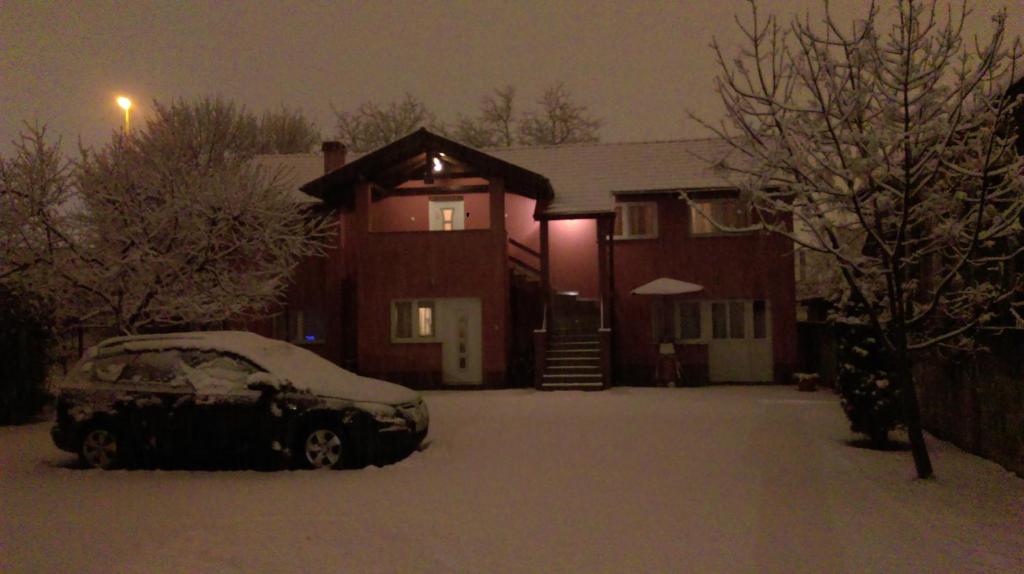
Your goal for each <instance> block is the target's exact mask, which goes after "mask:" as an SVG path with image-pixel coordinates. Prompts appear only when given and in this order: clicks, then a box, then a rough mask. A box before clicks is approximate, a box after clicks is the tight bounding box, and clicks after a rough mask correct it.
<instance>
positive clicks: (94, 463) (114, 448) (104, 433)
mask: <svg viewBox="0 0 1024 574" xmlns="http://www.w3.org/2000/svg"><path fill="white" fill-rule="evenodd" d="M78 453H79V456H80V457H81V459H82V462H84V463H85V464H86V465H87V466H88V467H89V468H101V469H104V470H109V469H111V468H114V467H116V466H117V465H118V464H120V462H121V458H122V455H121V446H120V444H119V442H118V439H117V433H115V432H114V431H113V430H111V429H110V428H108V427H102V426H98V427H93V428H91V429H89V431H88V432H86V433H85V436H84V437H83V438H82V447H81V448H80V449H79V451H78Z"/></svg>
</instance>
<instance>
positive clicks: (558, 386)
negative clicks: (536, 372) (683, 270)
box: [540, 331, 605, 390]
mask: <svg viewBox="0 0 1024 574" xmlns="http://www.w3.org/2000/svg"><path fill="white" fill-rule="evenodd" d="M544 365H545V366H544V374H543V375H541V385H540V387H541V389H543V390H600V389H603V388H604V386H605V384H604V379H603V377H602V376H601V343H600V341H599V340H598V337H597V332H596V331H595V332H593V333H591V334H573V333H568V334H558V333H551V334H550V335H549V339H548V345H547V351H546V353H545V357H544Z"/></svg>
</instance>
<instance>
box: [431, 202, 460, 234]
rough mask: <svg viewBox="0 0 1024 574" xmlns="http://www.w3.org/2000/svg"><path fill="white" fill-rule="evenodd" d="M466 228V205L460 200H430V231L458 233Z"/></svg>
mask: <svg viewBox="0 0 1024 574" xmlns="http://www.w3.org/2000/svg"><path fill="white" fill-rule="evenodd" d="M465 228H466V203H465V202H464V201H463V200H461V199H431V200H430V230H431V231H459V230H460V229H465Z"/></svg>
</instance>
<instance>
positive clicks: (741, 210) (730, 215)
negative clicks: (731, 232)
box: [690, 198, 750, 235]
mask: <svg viewBox="0 0 1024 574" xmlns="http://www.w3.org/2000/svg"><path fill="white" fill-rule="evenodd" d="M709 218H710V220H709ZM716 224H717V225H716ZM749 225H750V208H749V206H748V205H747V204H746V202H744V201H741V200H740V199H737V198H729V199H706V200H703V201H691V202H690V234H691V235H714V234H718V233H727V231H726V230H723V229H720V228H737V229H739V228H744V227H748V226H749Z"/></svg>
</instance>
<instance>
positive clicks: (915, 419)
mask: <svg viewBox="0 0 1024 574" xmlns="http://www.w3.org/2000/svg"><path fill="white" fill-rule="evenodd" d="M896 360H897V361H898V362H899V365H898V369H899V377H900V385H902V390H903V392H902V397H901V399H902V404H903V417H904V419H905V420H906V422H907V434H908V435H909V437H910V452H911V453H912V454H913V455H914V467H915V468H916V469H917V477H918V478H931V477H932V476H933V475H934V472H933V470H932V460H931V457H929V456H928V446H927V445H925V443H924V432H923V431H922V430H921V411H920V408H919V406H918V403H917V389H916V387H915V385H914V375H913V371H912V370H911V363H910V353H909V351H908V349H907V342H906V337H905V336H901V337H899V355H898V356H897V359H896Z"/></svg>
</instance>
